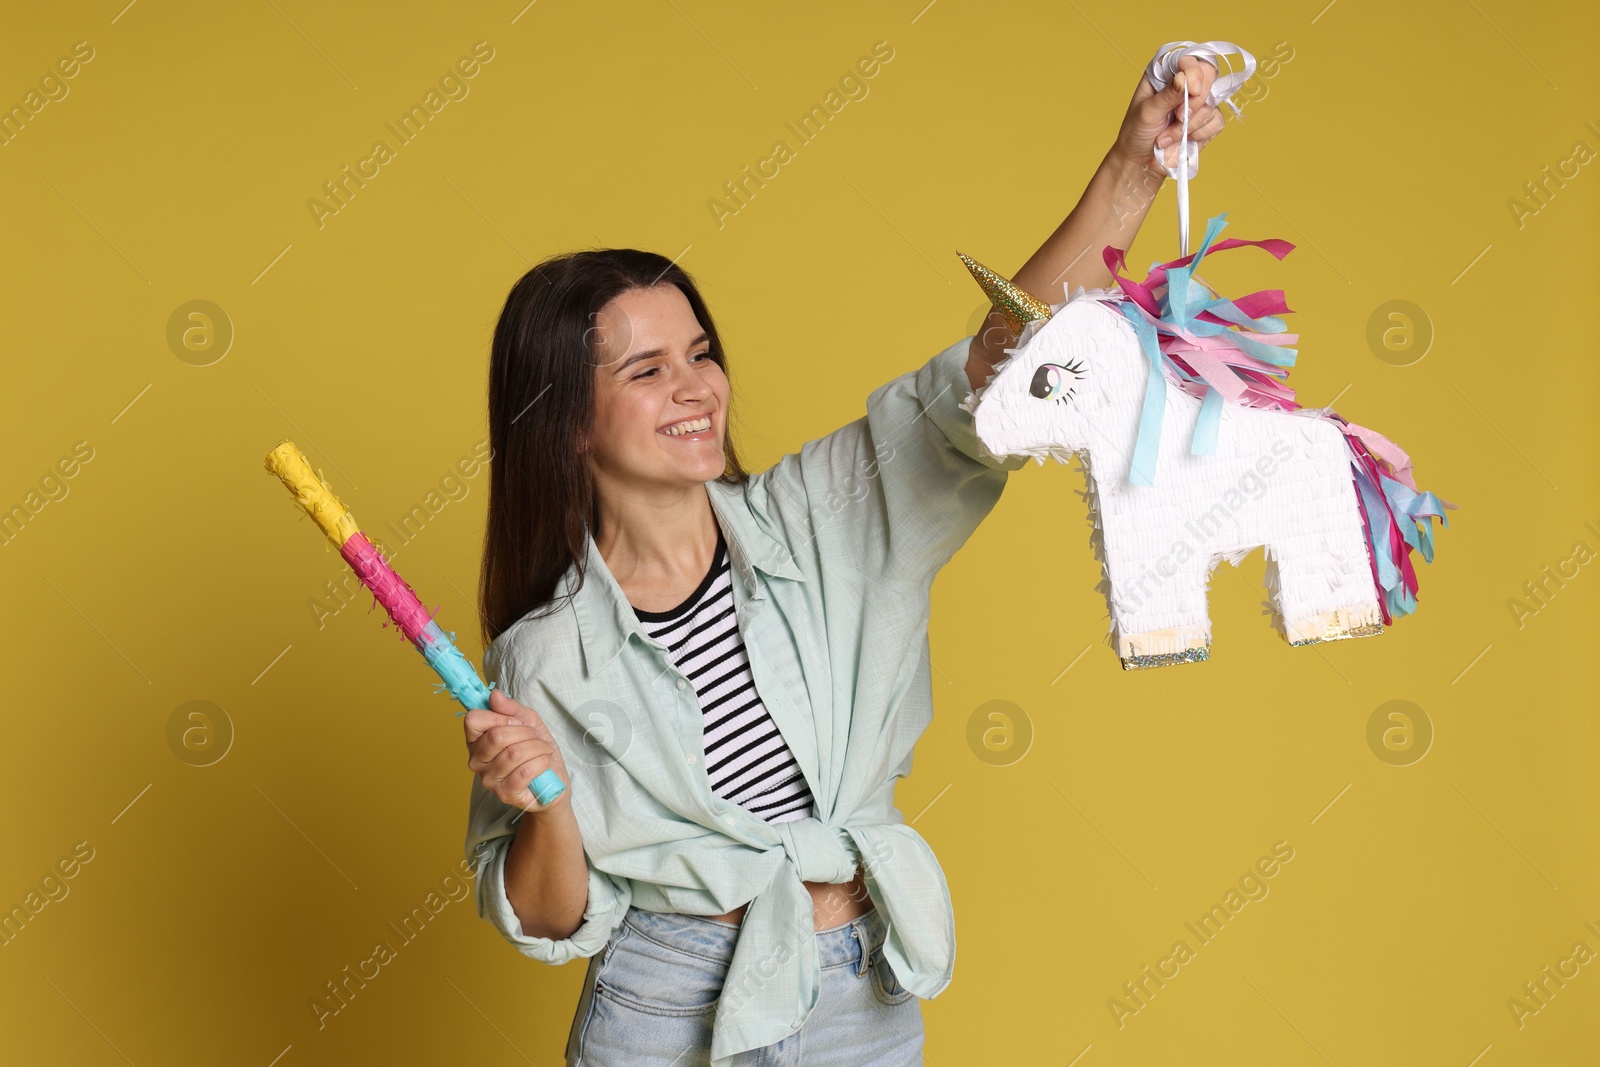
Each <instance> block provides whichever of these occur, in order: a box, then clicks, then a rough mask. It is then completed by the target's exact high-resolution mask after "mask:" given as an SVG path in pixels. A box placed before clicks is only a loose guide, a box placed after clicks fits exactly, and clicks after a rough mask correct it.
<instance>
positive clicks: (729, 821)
mask: <svg viewBox="0 0 1600 1067" xmlns="http://www.w3.org/2000/svg"><path fill="white" fill-rule="evenodd" d="M722 821H723V822H725V823H727V824H728V825H729V826H732V825H733V816H732V815H724V816H723V817H722Z"/></svg>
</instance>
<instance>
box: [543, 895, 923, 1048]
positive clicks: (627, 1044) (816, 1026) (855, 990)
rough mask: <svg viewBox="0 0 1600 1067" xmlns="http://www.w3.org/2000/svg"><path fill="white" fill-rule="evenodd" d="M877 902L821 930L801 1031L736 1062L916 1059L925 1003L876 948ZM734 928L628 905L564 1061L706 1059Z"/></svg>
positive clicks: (596, 963) (599, 959) (589, 984)
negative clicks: (811, 1004) (815, 986)
mask: <svg viewBox="0 0 1600 1067" xmlns="http://www.w3.org/2000/svg"><path fill="white" fill-rule="evenodd" d="M883 935H884V927H883V919H882V918H880V917H879V915H878V913H877V910H876V909H874V910H871V911H868V912H867V913H866V914H864V915H861V916H858V917H857V918H854V919H851V920H850V921H849V922H847V923H844V924H842V925H840V926H835V927H832V928H831V929H827V930H819V931H817V962H818V963H819V964H820V965H821V968H822V987H821V991H820V993H819V996H818V1000H817V1005H816V1007H815V1008H813V1009H812V1012H811V1015H810V1016H809V1017H808V1018H807V1019H806V1021H805V1024H804V1025H803V1026H801V1027H800V1029H799V1030H797V1031H795V1032H794V1033H793V1034H790V1035H789V1036H788V1037H786V1038H784V1039H783V1040H782V1041H779V1042H778V1043H777V1044H774V1045H768V1046H766V1047H765V1048H760V1049H752V1050H750V1051H749V1052H746V1053H742V1054H741V1055H739V1056H738V1057H736V1058H735V1061H734V1062H735V1063H737V1064H739V1065H740V1067H788V1065H804V1067H828V1065H833V1064H838V1065H841V1067H843V1065H849V1067H918V1065H920V1064H921V1063H922V1040H923V1030H922V1005H921V1004H920V1003H919V1002H918V1000H917V998H916V997H915V996H913V995H912V994H911V991H910V990H908V989H903V988H902V987H901V985H900V983H899V981H898V980H896V978H895V975H894V970H893V969H892V968H891V967H890V966H889V961H888V960H886V959H885V958H884V956H883ZM738 937H739V927H737V926H734V925H732V924H730V923H724V922H718V921H717V920H715V919H707V918H703V917H701V916H697V915H678V914H673V913H665V912H650V911H640V910H639V909H638V908H629V909H628V913H627V915H626V916H625V917H624V918H623V920H622V924H621V925H620V926H618V927H617V929H616V932H615V933H614V934H612V936H611V940H610V942H609V943H607V945H606V947H605V948H603V949H601V950H600V951H599V952H598V953H596V954H595V955H594V956H593V957H591V958H590V960H589V973H588V975H587V977H586V978H585V979H584V987H583V995H582V996H581V997H580V998H579V999H578V1010H577V1013H576V1015H575V1016H574V1017H573V1020H572V1032H571V1033H570V1034H569V1035H568V1037H567V1050H566V1059H567V1067H620V1065H628V1067H650V1065H659V1067H669V1065H670V1067H704V1065H705V1064H708V1063H709V1062H710V1056H711V1021H712V1017H713V1015H714V1014H715V1012H716V1010H717V999H718V998H719V997H720V996H721V995H722V983H723V980H724V979H725V978H726V976H727V972H728V961H729V960H731V959H732V958H733V946H734V942H735V941H737V940H738Z"/></svg>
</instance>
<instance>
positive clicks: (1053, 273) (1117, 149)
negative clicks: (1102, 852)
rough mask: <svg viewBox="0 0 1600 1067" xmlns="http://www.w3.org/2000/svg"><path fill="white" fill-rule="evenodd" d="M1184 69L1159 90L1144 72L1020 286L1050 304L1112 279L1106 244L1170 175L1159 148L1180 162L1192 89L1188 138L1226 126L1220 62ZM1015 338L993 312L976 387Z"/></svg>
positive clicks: (1131, 228)
mask: <svg viewBox="0 0 1600 1067" xmlns="http://www.w3.org/2000/svg"><path fill="white" fill-rule="evenodd" d="M1178 70H1179V74H1178V76H1177V77H1175V78H1173V80H1172V83H1171V84H1170V85H1168V86H1167V88H1166V89H1165V90H1163V91H1162V92H1159V93H1158V92H1156V91H1155V89H1154V87H1152V86H1151V84H1150V82H1149V80H1148V79H1147V78H1146V77H1145V76H1144V75H1143V74H1141V75H1140V76H1139V85H1138V88H1136V89H1135V90H1134V91H1133V99H1132V101H1130V102H1129V104H1128V111H1127V114H1126V115H1124V116H1123V119H1122V128H1121V129H1120V130H1119V131H1118V132H1117V139H1116V142H1115V143H1114V144H1113V145H1112V146H1111V150H1110V151H1108V152H1107V153H1106V155H1105V158H1104V159H1103V160H1101V161H1100V166H1099V168H1098V169H1096V170H1095V172H1094V177H1092V178H1090V179H1089V184H1088V186H1087V187H1086V188H1085V189H1084V191H1083V195H1082V196H1080V197H1079V198H1078V203H1077V205H1076V206H1075V207H1074V208H1073V209H1072V211H1071V213H1070V214H1068V215H1067V217H1066V219H1064V220H1063V221H1062V223H1061V225H1059V226H1057V227H1056V229H1055V232H1054V233H1052V234H1051V235H1050V236H1049V238H1047V239H1046V240H1045V242H1044V244H1042V245H1040V246H1039V250H1038V251H1037V252H1035V253H1034V254H1033V255H1032V256H1030V257H1029V258H1028V261H1027V262H1026V263H1024V264H1023V265H1022V269H1021V270H1019V271H1017V273H1016V274H1015V275H1013V276H1012V278H1011V280H1012V282H1013V283H1014V284H1015V285H1017V286H1018V287H1019V288H1021V289H1023V290H1024V291H1026V292H1028V293H1031V294H1033V295H1034V296H1036V297H1038V298H1039V299H1041V300H1043V301H1045V302H1046V303H1054V304H1059V303H1060V302H1061V300H1062V286H1063V285H1065V286H1066V287H1067V288H1068V289H1069V290H1070V289H1076V288H1078V287H1079V286H1080V285H1081V286H1084V287H1086V288H1090V289H1093V288H1097V287H1101V286H1105V285H1109V284H1110V282H1111V274H1110V272H1109V271H1107V270H1106V265H1105V263H1104V261H1102V259H1101V257H1100V250H1101V249H1102V248H1105V247H1106V246H1107V245H1111V246H1113V247H1116V248H1123V249H1126V248H1127V247H1128V246H1129V245H1131V244H1132V243H1133V238H1134V235H1135V234H1137V233H1138V232H1139V226H1140V224H1141V223H1143V222H1144V217H1145V215H1146V214H1147V213H1148V212H1149V210H1150V205H1151V204H1152V203H1153V202H1154V201H1155V198H1156V193H1158V192H1160V190H1161V183H1162V182H1163V181H1164V180H1166V174H1165V172H1164V171H1162V170H1161V168H1159V167H1158V166H1157V165H1156V161H1155V149H1156V147H1158V146H1159V147H1161V148H1162V149H1163V150H1164V155H1165V157H1166V161H1167V164H1168V165H1169V166H1171V165H1175V164H1176V163H1177V158H1178V147H1177V144H1176V142H1177V140H1178V136H1179V133H1180V131H1181V129H1182V126H1181V120H1182V117H1183V111H1182V106H1183V105H1182V101H1183V94H1184V92H1185V90H1187V92H1188V94H1189V139H1190V140H1191V141H1194V142H1195V143H1196V144H1199V145H1202V146H1203V145H1204V144H1205V143H1206V142H1207V141H1209V140H1210V139H1211V138H1212V137H1215V136H1216V135H1217V133H1218V132H1219V131H1220V130H1221V129H1222V115H1221V113H1219V112H1218V111H1217V109H1216V108H1214V107H1211V106H1210V105H1209V104H1207V103H1206V94H1207V93H1208V92H1210V91H1211V83H1212V82H1213V81H1214V80H1216V76H1217V71H1216V68H1215V67H1213V66H1212V65H1211V64H1210V63H1207V62H1204V61H1203V60H1200V59H1196V58H1195V57H1193V56H1185V57H1184V58H1183V59H1181V60H1180V61H1179V62H1178ZM997 269H998V268H997ZM1015 339H1016V338H1015V337H1014V336H1013V335H1012V333H1011V332H1010V330H1009V329H1007V327H1006V321H1005V318H1004V317H1003V316H1002V315H1001V314H1000V313H999V312H998V311H991V312H990V313H989V317H988V318H987V319H985V320H984V323H983V326H982V328H980V329H979V331H978V333H977V334H976V336H974V337H973V339H972V345H971V348H970V349H969V351H968V355H967V380H968V381H969V382H970V383H971V385H972V388H973V389H974V390H976V389H977V388H978V387H979V386H981V385H982V384H983V381H984V379H985V378H987V377H988V376H989V373H990V372H991V371H992V370H993V369H994V365H995V364H996V363H998V362H1000V360H1001V359H1003V358H1004V355H1005V353H1004V349H1005V347H1006V346H1007V345H1009V344H1011V343H1012V342H1013V341H1015Z"/></svg>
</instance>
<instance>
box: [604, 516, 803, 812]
mask: <svg viewBox="0 0 1600 1067" xmlns="http://www.w3.org/2000/svg"><path fill="white" fill-rule="evenodd" d="M633 611H634V614H635V615H637V616H638V617H639V623H640V626H641V627H642V628H643V630H644V632H645V633H647V634H649V635H650V636H651V637H653V638H655V639H656V640H658V641H660V642H662V643H663V644H665V645H666V646H667V655H668V657H669V658H671V660H672V662H673V663H674V664H675V665H676V666H677V667H678V669H679V670H681V671H682V672H683V673H684V676H685V677H687V678H688V679H689V680H690V681H691V682H692V683H694V688H695V693H696V695H697V696H698V697H699V698H700V708H701V711H702V713H703V714H704V716H705V750H706V763H705V769H706V775H707V777H709V778H710V779H711V792H712V793H713V794H714V795H716V796H719V797H721V798H723V799H724V800H729V801H732V802H733V803H735V804H737V805H739V806H740V807H742V808H744V809H745V810H746V811H749V812H750V813H751V814H753V815H755V816H756V817H757V818H760V819H764V820H766V821H767V822H773V823H778V822H790V821H793V820H795V819H804V818H808V817H810V815H811V813H812V806H811V804H812V801H811V790H810V788H809V787H808V786H807V785H806V780H805V778H804V777H802V776H801V773H800V765H799V764H798V763H796V762H795V758H794V754H793V753H791V752H790V751H789V745H788V742H786V741H784V739H783V735H782V734H781V733H779V732H778V724H777V723H776V722H774V721H773V719H772V715H771V714H770V713H769V712H768V711H767V709H766V707H765V706H764V705H763V704H762V703H761V697H760V696H759V695H758V694H757V693H756V686H755V679H754V678H753V677H752V676H751V674H750V660H749V658H748V656H747V655H746V654H745V647H744V640H743V639H742V638H741V637H740V636H739V627H738V622H737V619H736V617H735V616H734V613H733V576H732V568H731V566H730V564H729V562H728V545H727V541H726V540H725V539H724V537H723V533H722V527H721V526H720V525H719V526H718V527H717V551H716V555H715V556H714V557H713V558H712V561H711V569H710V570H709V571H707V572H706V576H705V578H703V579H702V580H701V582H700V585H699V587H698V588H696V589H695V591H694V592H693V593H690V594H689V598H688V599H687V600H685V601H684V602H683V603H681V604H679V605H678V606H677V607H675V608H671V609H669V610H667V611H642V610H640V609H639V608H634V609H633Z"/></svg>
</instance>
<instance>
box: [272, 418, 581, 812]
mask: <svg viewBox="0 0 1600 1067" xmlns="http://www.w3.org/2000/svg"><path fill="white" fill-rule="evenodd" d="M267 470H269V471H271V472H272V473H273V474H276V475H277V476H278V478H279V479H280V480H282V482H283V484H284V485H285V486H287V487H288V489H289V492H291V493H293V494H294V498H295V502H296V503H298V504H299V505H300V506H301V507H302V508H304V509H305V510H306V513H307V514H308V515H310V516H311V517H312V518H313V519H314V520H316V523H317V525H318V526H320V527H322V532H323V533H325V534H327V535H328V540H330V541H332V542H333V543H334V544H335V545H337V546H339V555H340V556H342V557H343V558H344V561H345V562H346V563H348V564H350V569H351V570H353V571H355V572H356V577H358V578H360V579H361V584H362V585H364V586H366V587H367V589H368V590H369V591H370V592H371V593H372V595H373V596H374V597H376V598H377V600H378V603H380V604H382V605H383V609H384V610H385V611H387V612H388V613H389V618H391V619H393V620H394V624H395V626H396V627H398V628H399V630H400V632H401V633H403V634H405V635H406V638H407V640H409V641H410V642H411V643H412V644H413V645H415V646H416V649H417V651H418V652H421V653H422V657H423V658H424V659H426V660H427V661H428V666H430V667H432V668H433V669H434V671H435V672H436V673H437V674H438V675H439V677H440V678H441V679H443V681H444V684H445V686H446V688H448V689H449V690H450V695H451V696H453V697H455V698H456V699H457V700H458V701H460V702H461V705H462V706H463V707H466V708H470V709H483V708H487V707H488V706H489V687H488V686H486V685H484V684H483V679H481V678H479V677H478V672H477V671H475V670H473V668H472V664H471V663H468V662H467V657H465V656H463V655H462V654H461V650H460V649H458V648H456V646H455V644H454V643H453V642H452V641H451V640H450V636H449V635H448V634H446V633H445V632H444V631H443V630H441V629H440V628H439V624H438V623H437V622H435V621H434V620H433V618H432V616H430V615H429V614H428V610H427V609H426V608H424V607H423V606H422V602H421V601H420V600H418V599H417V594H416V593H414V592H412V591H411V587H410V586H409V585H407V584H406V583H405V580H404V579H402V578H401V577H400V575H398V574H396V573H395V571H394V568H393V567H391V566H389V564H388V563H387V562H385V560H384V558H383V557H382V556H381V555H379V554H378V550H377V549H376V548H374V547H373V546H372V542H371V541H369V540H367V537H366V535H365V534H363V533H362V532H361V530H360V528H359V527H358V526H356V520H355V518H354V517H353V516H352V515H351V514H350V512H349V511H348V510H347V509H346V508H345V506H344V504H343V503H342V502H340V500H339V498H338V497H337V496H335V495H334V493H333V490H331V489H329V488H328V486H327V485H326V484H325V483H324V482H323V480H322V479H321V478H320V477H318V476H317V474H316V472H315V471H313V470H312V469H311V464H310V463H308V462H307V461H306V457H305V454H304V453H302V452H301V451H300V449H299V448H297V447H296V446H295V443H294V442H293V441H285V442H283V443H282V444H280V445H279V446H278V447H277V448H274V449H273V450H272V451H271V452H269V453H267ZM528 788H529V790H530V791H531V792H532V793H533V796H534V799H536V800H538V802H539V803H540V804H549V803H550V802H551V801H553V800H555V799H556V798H557V797H559V796H560V795H561V794H562V793H563V792H565V791H566V788H567V787H566V784H565V783H564V782H562V781H561V776H560V775H558V774H557V773H556V772H555V771H554V770H553V769H552V770H546V771H544V772H543V773H541V774H540V775H539V776H538V777H537V778H535V779H534V780H533V781H532V782H530V783H529V785H528Z"/></svg>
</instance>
